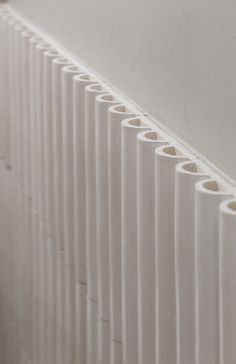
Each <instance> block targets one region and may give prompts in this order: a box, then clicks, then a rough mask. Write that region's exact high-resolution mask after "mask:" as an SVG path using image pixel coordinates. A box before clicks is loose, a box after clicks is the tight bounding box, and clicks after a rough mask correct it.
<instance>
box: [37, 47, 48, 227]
mask: <svg viewBox="0 0 236 364" xmlns="http://www.w3.org/2000/svg"><path fill="white" fill-rule="evenodd" d="M48 50H51V46H50V45H49V44H47V43H39V44H37V45H36V54H35V61H36V83H35V85H36V89H35V91H36V92H35V96H36V159H37V166H38V174H37V176H38V208H39V217H40V220H41V222H42V223H43V224H45V183H44V181H45V173H44V148H45V143H44V123H43V110H44V99H43V57H44V53H45V52H46V51H48Z"/></svg>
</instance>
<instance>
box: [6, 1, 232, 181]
mask: <svg viewBox="0 0 236 364" xmlns="http://www.w3.org/2000/svg"><path fill="white" fill-rule="evenodd" d="M10 3H11V4H12V5H14V6H15V7H17V8H18V9H19V10H20V12H21V13H22V14H24V15H25V16H26V17H28V18H30V20H31V21H33V22H35V23H36V24H37V25H38V26H40V27H41V28H42V29H43V30H44V31H46V32H48V33H49V34H50V35H51V36H53V37H54V38H56V39H57V40H58V41H60V42H61V43H63V44H64V45H65V46H66V47H67V48H69V49H70V50H71V51H72V52H73V53H75V54H77V55H78V56H79V57H80V58H83V59H84V60H85V61H86V62H87V64H88V65H91V66H92V67H93V68H94V69H95V70H97V71H98V72H99V73H100V74H102V75H103V76H104V77H105V78H106V79H108V80H109V81H110V82H111V83H113V84H114V85H115V86H116V87H118V88H119V89H121V90H122V91H123V92H124V93H125V94H126V95H128V96H129V98H131V99H133V100H134V101H135V102H136V103H137V104H139V105H140V106H142V107H143V108H144V109H145V110H147V111H148V112H149V113H151V114H152V115H154V116H155V117H157V118H160V119H162V120H163V121H164V122H165V123H167V124H168V125H169V126H170V127H171V128H172V129H173V130H174V131H175V132H176V133H177V134H178V135H179V136H181V137H182V138H183V139H184V140H185V141H187V142H189V143H190V144H191V145H192V146H193V147H194V148H195V149H196V150H198V151H199V152H200V153H202V154H203V155H205V156H206V157H207V158H208V159H209V160H210V161H211V162H212V163H214V164H216V165H217V166H218V167H219V168H221V169H222V170H223V171H224V172H226V173H227V174H229V175H230V176H231V177H233V178H234V179H236V101H235V97H236V96H235V95H236V67H235V65H236V23H235V11H236V4H235V1H233V0H226V1H215V0H198V1H196V0H99V1H98V0H11V1H10Z"/></svg>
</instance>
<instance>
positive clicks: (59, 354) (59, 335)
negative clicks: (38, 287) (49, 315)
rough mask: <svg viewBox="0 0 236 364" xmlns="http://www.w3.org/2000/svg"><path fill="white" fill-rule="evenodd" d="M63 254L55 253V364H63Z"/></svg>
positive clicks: (59, 251) (61, 252) (60, 252)
mask: <svg viewBox="0 0 236 364" xmlns="http://www.w3.org/2000/svg"><path fill="white" fill-rule="evenodd" d="M64 260H65V259H64V252H63V251H61V250H58V251H57V268H56V269H57V280H56V286H57V288H56V294H57V305H56V317H57V318H56V320H57V322H56V324H57V327H56V358H57V361H56V363H58V364H64V363H65V264H64Z"/></svg>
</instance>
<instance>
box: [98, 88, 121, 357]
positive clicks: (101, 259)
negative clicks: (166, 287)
mask: <svg viewBox="0 0 236 364" xmlns="http://www.w3.org/2000/svg"><path fill="white" fill-rule="evenodd" d="M118 103H119V101H118V100H116V99H115V98H114V96H112V95H111V94H109V93H106V94H104V93H103V94H102V95H99V96H97V98H96V105H95V128H96V131H95V135H96V142H95V144H96V209H97V213H96V219H97V259H98V261H97V268H98V272H97V278H98V283H97V284H98V315H99V317H100V318H101V319H103V320H105V321H107V322H109V321H110V297H109V292H110V282H109V203H108V108H109V107H110V106H112V105H116V104H118ZM102 362H103V361H102ZM104 363H105V362H104Z"/></svg>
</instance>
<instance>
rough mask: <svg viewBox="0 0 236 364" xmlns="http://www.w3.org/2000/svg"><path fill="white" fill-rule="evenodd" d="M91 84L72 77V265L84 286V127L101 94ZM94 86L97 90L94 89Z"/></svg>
mask: <svg viewBox="0 0 236 364" xmlns="http://www.w3.org/2000/svg"><path fill="white" fill-rule="evenodd" d="M94 83H95V81H94V80H93V79H92V78H91V77H90V76H89V75H86V74H82V75H79V76H77V77H75V78H74V89H73V93H74V95H73V97H74V131H75V133H74V171H75V175H74V178H75V185H74V188H75V190H74V193H75V237H76V238H75V242H76V246H75V251H76V257H75V265H76V280H77V282H81V283H83V284H87V278H86V276H87V274H86V266H87V265H86V260H87V257H86V194H87V192H86V190H87V185H86V175H85V174H86V170H85V162H86V156H85V148H86V143H85V127H86V122H89V120H88V118H89V116H90V113H92V112H93V111H92V109H93V107H94V105H93V103H94V98H95V97H96V95H97V94H99V93H100V92H101V86H100V85H96V84H95V85H94V87H95V90H94V89H93V88H92V91H90V88H89V89H88V91H87V88H86V86H89V85H90V84H94ZM96 87H97V88H98V89H97V90H96Z"/></svg>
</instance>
